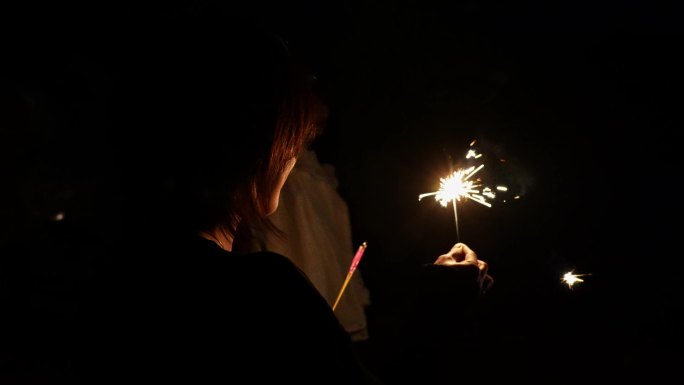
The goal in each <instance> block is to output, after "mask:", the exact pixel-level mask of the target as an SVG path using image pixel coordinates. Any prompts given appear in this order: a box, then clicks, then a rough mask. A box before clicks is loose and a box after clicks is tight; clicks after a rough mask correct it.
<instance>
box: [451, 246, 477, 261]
mask: <svg viewBox="0 0 684 385" xmlns="http://www.w3.org/2000/svg"><path fill="white" fill-rule="evenodd" d="M447 255H450V256H451V257H452V258H454V259H455V260H456V262H461V261H466V262H470V263H473V264H477V254H475V252H474V251H473V250H472V249H471V248H470V247H468V246H467V245H466V244H465V243H460V242H459V243H457V244H455V245H454V246H453V247H452V248H451V250H449V252H448V253H447Z"/></svg>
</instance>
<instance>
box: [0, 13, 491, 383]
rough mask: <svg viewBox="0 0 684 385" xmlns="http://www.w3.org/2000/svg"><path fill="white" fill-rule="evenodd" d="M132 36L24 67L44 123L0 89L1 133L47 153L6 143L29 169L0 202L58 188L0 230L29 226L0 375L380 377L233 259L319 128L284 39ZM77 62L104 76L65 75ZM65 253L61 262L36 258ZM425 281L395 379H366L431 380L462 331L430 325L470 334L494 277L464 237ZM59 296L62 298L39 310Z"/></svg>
mask: <svg viewBox="0 0 684 385" xmlns="http://www.w3.org/2000/svg"><path fill="white" fill-rule="evenodd" d="M135 32H136V33H135V34H134V35H135V39H132V40H130V41H126V42H125V44H121V45H118V46H106V45H103V46H106V49H103V48H102V47H100V49H93V50H91V51H88V52H87V54H82V53H79V51H78V50H77V51H75V52H73V51H70V50H68V49H65V50H64V51H62V52H68V53H69V54H66V55H65V56H64V59H65V60H66V62H67V63H70V64H71V65H68V66H66V68H65V69H64V71H61V72H58V73H57V74H55V73H54V72H53V71H47V72H43V70H44V68H43V69H42V70H41V68H38V69H37V70H36V71H37V72H35V73H29V74H28V76H27V79H29V80H30V79H35V78H41V77H42V78H44V79H46V81H47V83H45V84H42V85H41V86H40V87H38V90H39V91H46V90H50V89H52V87H53V85H52V84H48V83H50V81H55V83H57V84H58V85H60V87H57V89H58V91H59V92H56V93H55V94H54V95H50V97H49V98H47V100H48V101H50V102H51V103H54V104H53V106H54V108H55V111H56V115H50V117H51V119H48V120H47V122H46V121H44V120H37V121H36V120H35V119H32V118H33V117H35V116H36V113H35V111H33V112H32V111H30V107H31V106H32V105H33V104H32V103H30V101H31V100H26V99H25V98H24V96H22V95H24V94H23V93H22V92H23V91H24V88H22V87H23V85H21V84H20V85H10V86H8V87H4V90H9V91H10V92H8V95H9V96H10V98H9V99H10V100H11V101H13V102H14V101H17V103H18V104H19V105H20V106H22V107H25V108H27V109H29V113H28V114H27V116H28V117H23V118H22V116H19V118H18V119H16V121H15V120H10V121H9V124H8V125H7V126H5V125H4V124H3V126H4V127H10V128H11V127H16V126H17V125H21V124H24V123H26V124H29V125H33V124H35V125H36V126H35V127H37V130H38V132H39V133H40V135H45V136H46V137H47V138H48V139H46V142H45V146H46V147H48V148H50V147H51V146H52V150H53V151H55V152H56V153H57V154H56V156H55V157H54V158H55V159H61V160H62V161H63V163H61V162H57V163H54V162H52V161H51V160H52V159H53V157H52V156H47V155H46V153H45V152H43V151H45V149H44V148H42V147H41V146H38V149H34V148H33V147H34V146H33V144H34V142H33V141H34V140H35V136H30V139H29V138H27V137H23V136H21V135H20V137H19V138H11V139H12V142H13V143H16V142H18V143H20V144H22V145H28V147H29V148H31V151H34V150H35V151H37V152H38V153H39V154H40V155H39V156H38V157H37V159H40V160H41V161H44V162H45V163H43V164H40V165H38V166H39V167H37V169H38V170H41V171H45V173H41V172H39V173H38V179H37V181H35V182H32V181H31V179H30V178H28V179H27V178H25V176H26V175H30V174H31V172H32V170H34V167H33V165H32V164H31V162H30V159H32V157H31V156H27V157H26V160H25V162H23V163H19V164H16V163H15V164H12V165H11V167H10V169H11V172H14V173H15V179H13V180H12V182H11V186H12V187H13V188H16V191H11V192H10V195H11V196H10V198H9V199H8V200H7V201H6V202H9V203H10V205H12V204H13V202H17V201H21V200H22V199H23V198H24V197H25V195H23V194H24V192H25V191H28V192H31V193H36V192H38V191H40V192H41V193H43V194H46V195H47V196H57V197H59V196H62V194H64V196H65V197H66V198H64V201H63V202H62V201H58V202H56V203H55V202H52V203H51V204H50V205H48V207H46V208H45V210H40V209H38V208H36V207H35V206H31V208H30V213H29V214H26V213H18V214H17V215H16V218H9V219H8V220H9V221H10V222H9V225H8V226H7V227H8V228H10V227H12V226H13V225H12V224H13V223H20V222H22V221H24V222H26V226H24V227H21V228H20V229H19V231H17V233H16V234H12V236H11V237H8V239H7V240H6V241H5V240H3V245H2V246H3V251H4V252H3V256H2V264H3V278H5V277H4V276H5V275H6V278H7V279H6V280H4V281H3V282H7V285H8V286H9V287H8V290H7V291H6V292H7V293H9V294H8V295H7V298H3V301H5V302H6V303H7V304H9V306H8V307H7V308H8V309H10V311H9V312H8V313H9V314H11V316H10V317H8V319H9V320H10V321H11V326H10V328H9V329H7V330H6V333H4V335H3V338H5V337H7V339H8V341H9V343H8V344H3V352H2V359H3V363H2V368H3V376H5V377H6V378H7V379H8V380H7V382H10V383H12V382H20V383H22V382H29V383H31V382H35V383H61V382H69V383H108V382H112V383H122V382H166V381H170V380H175V381H185V382H193V383H197V382H204V381H216V380H221V381H233V380H241V381H242V380H245V379H247V382H249V383H274V382H275V381H278V382H283V383H290V382H294V383H298V384H322V383H325V384H338V383H339V384H356V383H358V384H361V383H377V382H378V381H379V379H378V378H377V376H376V375H374V374H372V373H371V371H370V370H368V367H367V366H366V365H365V364H364V363H363V362H361V361H360V359H359V358H358V357H357V355H356V353H355V351H354V347H353V345H352V341H351V338H350V336H349V335H348V333H347V332H346V331H345V330H344V328H343V327H342V326H341V325H340V323H339V322H338V320H337V319H336V317H335V315H334V313H333V312H332V310H331V309H330V306H329V304H328V303H327V302H326V300H325V299H324V298H323V297H322V296H321V295H320V294H319V293H318V291H317V290H316V289H315V288H314V286H313V285H312V284H311V283H310V282H309V280H308V278H307V277H306V276H305V275H304V274H303V273H302V272H301V271H300V270H299V269H298V268H296V267H295V265H294V264H292V263H291V262H290V261H289V260H288V259H286V258H285V257H284V256H281V255H279V254H275V253H272V252H256V253H249V252H241V251H240V245H241V244H242V245H246V244H248V241H249V240H248V239H247V238H248V237H249V236H250V234H252V232H253V231H252V230H253V229H252V227H254V226H257V225H258V226H265V227H273V226H272V225H271V224H270V222H269V220H268V215H269V214H271V213H272V212H273V211H274V210H275V208H276V207H277V204H278V198H279V192H280V189H281V188H282V186H283V183H284V182H285V179H286V178H287V176H288V174H289V172H290V170H291V169H292V167H293V166H294V163H295V162H296V158H297V155H298V154H299V153H300V152H301V151H302V150H304V149H305V148H307V146H309V145H310V144H311V142H312V141H313V140H314V139H315V138H316V135H317V134H318V133H319V129H320V127H321V126H322V125H323V123H324V121H325V117H326V107H325V106H324V104H323V103H321V102H320V100H319V99H318V97H317V93H316V84H315V78H314V77H313V76H312V75H311V74H310V73H309V72H307V71H306V70H305V69H304V67H303V66H301V65H300V64H299V63H298V62H297V61H296V59H295V58H294V57H293V56H292V54H291V52H290V50H289V49H288V47H287V43H286V42H284V41H283V40H281V39H279V38H277V37H276V36H274V35H273V34H272V33H271V32H270V31H267V30H264V29H260V28H255V27H253V26H251V25H250V24H248V23H243V22H242V21H240V20H236V19H229V18H227V17H225V16H224V15H222V14H221V13H220V12H215V13H212V12H206V13H202V14H201V15H183V17H175V16H168V15H167V16H165V17H162V18H159V19H158V20H155V21H153V22H148V23H144V25H142V26H141V27H139V30H136V31H135ZM72 53H73V54H72ZM77 53H78V54H77ZM81 54H82V55H85V56H80V55H81ZM82 60H91V61H93V62H94V63H97V64H92V63H91V64H90V65H89V66H87V67H88V68H90V69H93V68H99V69H101V72H98V73H97V74H95V75H93V74H92V73H91V72H88V71H85V73H84V72H83V71H82V70H79V67H78V66H77V64H78V63H79V62H80V61H82ZM18 67H19V66H18ZM50 68H51V69H52V70H54V67H50ZM72 71H74V72H75V73H76V74H79V75H82V76H84V77H85V80H84V82H82V83H78V82H76V81H75V80H74V78H72V77H70V76H68V74H70V73H71V72H72ZM34 75H35V76H34ZM86 75H90V77H89V76H86ZM93 82H94V83H96V84H98V85H97V86H96V87H95V89H96V91H97V92H95V94H93V93H90V92H88V91H89V90H90V91H92V89H91V88H89V87H92V84H93ZM28 83H30V82H28ZM88 101H90V102H92V104H89V103H88ZM48 104H49V103H48ZM18 111H21V109H18ZM38 115H40V114H38ZM40 116H42V115H40ZM65 117H70V118H71V119H70V120H69V119H67V120H64V119H62V118H65ZM86 117H89V118H90V119H85V118H86ZM40 135H39V136H40ZM53 136H54V138H56V139H53ZM54 146H56V147H54ZM21 148H24V147H21ZM53 173H54V175H56V176H55V177H54V178H52V179H51V178H50V176H51V175H53ZM62 173H63V174H62ZM46 175H47V177H46ZM45 181H53V182H54V183H51V184H43V182H45ZM51 191H54V194H52V193H51ZM38 201H41V202H43V201H48V203H50V202H49V199H47V200H45V199H44V200H38ZM33 214H36V215H35V217H36V219H35V220H31V219H32V218H33ZM3 227H4V226H3ZM36 229H38V230H39V231H37V230H36ZM5 251H6V252H5ZM37 257H40V258H42V259H41V260H40V261H38V262H36V264H37V266H39V267H38V270H40V269H41V268H43V267H45V268H48V271H49V273H50V274H52V273H57V274H56V276H57V277H58V281H59V282H58V283H60V284H62V286H59V285H57V286H50V287H43V286H41V285H43V284H46V283H49V282H50V281H49V280H48V279H47V277H46V276H41V275H40V274H38V275H36V276H32V275H31V274H32V273H31V272H35V271H36V270H35V266H30V267H29V266H21V265H22V264H32V263H34V261H35V258H37ZM68 262H73V263H72V265H73V266H76V267H78V269H77V270H76V271H75V272H74V271H60V270H56V269H55V267H54V266H51V264H52V263H54V264H56V265H57V266H59V267H62V268H65V266H69V265H68V264H67V263H68ZM32 269H34V270H32ZM67 270H68V269H67ZM27 272H28V273H27ZM22 273H26V274H24V275H22ZM423 274H424V277H423V279H421V281H420V282H415V283H414V284H415V285H416V287H417V288H420V292H419V293H417V297H416V298H415V299H414V301H415V303H416V307H415V312H414V313H413V314H414V317H409V318H407V322H406V327H407V329H406V330H407V333H406V334H405V340H403V341H396V346H397V347H398V348H397V349H396V357H392V360H391V362H393V364H394V365H396V366H395V369H396V371H393V372H392V373H397V375H383V376H381V377H384V378H383V379H384V380H387V381H388V382H389V383H402V382H403V381H411V382H412V383H413V382H415V381H420V382H421V383H430V382H433V383H439V382H440V381H442V380H443V379H444V378H446V377H444V376H443V373H442V371H441V370H439V369H437V370H433V369H431V366H432V364H433V363H434V362H435V361H434V358H435V357H437V358H439V357H442V353H443V352H445V351H447V350H451V349H452V348H453V346H452V345H451V343H453V342H456V341H459V340H462V341H465V340H464V339H462V338H455V339H454V338H453V337H454V336H455V334H454V333H452V332H451V331H450V332H447V333H445V329H444V328H442V327H438V324H435V322H434V321H435V320H438V321H440V322H444V323H446V324H450V323H452V321H451V320H458V323H459V324H460V325H470V326H471V327H472V326H474V324H469V323H468V321H467V320H468V319H469V318H470V317H471V315H472V314H471V312H472V307H473V305H474V304H475V303H476V301H477V300H478V298H479V297H480V295H481V294H482V292H483V291H484V290H485V289H486V288H488V287H489V286H490V285H491V283H492V279H491V277H490V276H489V275H488V274H487V264H486V263H485V262H483V261H481V260H478V259H477V257H476V255H475V253H474V252H473V251H472V250H470V248H468V247H467V246H466V245H463V244H457V245H455V246H454V247H453V248H452V249H451V250H450V251H449V252H448V253H446V254H444V255H442V256H440V257H439V258H437V260H436V261H435V263H434V264H429V265H428V266H426V267H425V269H424V271H423ZM31 285H38V286H31ZM62 289H64V290H63V291H59V290H62ZM56 290H57V291H56ZM56 292H59V293H63V295H62V296H60V298H51V297H50V295H51V294H53V293H56ZM41 295H42V296H44V297H43V298H45V304H46V305H45V307H44V308H41V307H40V306H36V304H37V303H36V302H35V298H36V296H38V297H40V296H41ZM59 301H72V303H73V304H74V306H73V307H69V306H60V307H59V309H61V310H60V311H59V312H54V311H50V309H52V307H51V306H56V305H57V302H59ZM454 301H455V302H454ZM55 308H56V307H55ZM65 309H66V310H65ZM440 309H441V310H440ZM459 328H460V326H459ZM470 332H472V329H471V330H469V331H467V333H470ZM456 334H458V335H461V332H458V333H456ZM27 341H28V343H27ZM465 342H467V341H465ZM443 357H450V356H449V355H445V356H443ZM437 362H440V360H439V359H438V360H437ZM443 368H444V369H446V367H443Z"/></svg>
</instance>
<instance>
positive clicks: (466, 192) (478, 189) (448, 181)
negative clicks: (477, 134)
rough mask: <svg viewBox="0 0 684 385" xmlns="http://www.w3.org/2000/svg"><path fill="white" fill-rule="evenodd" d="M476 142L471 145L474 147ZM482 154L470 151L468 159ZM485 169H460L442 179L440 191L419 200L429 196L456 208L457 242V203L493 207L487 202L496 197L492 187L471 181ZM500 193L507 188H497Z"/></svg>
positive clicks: (481, 166) (478, 181)
mask: <svg viewBox="0 0 684 385" xmlns="http://www.w3.org/2000/svg"><path fill="white" fill-rule="evenodd" d="M474 144H475V141H472V142H471V143H470V146H471V147H472V146H473V145H474ZM481 156H482V154H478V153H477V152H476V151H475V150H474V149H469V150H468V153H467V154H466V159H470V158H473V159H479V158H480V157H481ZM482 168H484V164H480V165H478V166H471V167H468V168H464V169H458V170H456V171H453V172H451V174H449V175H448V176H447V177H446V178H440V180H439V190H437V191H434V192H430V193H425V194H420V195H419V196H418V200H419V201H420V200H422V199H423V198H425V197H428V196H434V197H435V200H437V201H438V202H439V203H440V204H441V205H442V206H444V207H447V205H448V204H449V202H451V204H452V205H453V207H454V221H455V222H456V241H457V242H460V235H459V231H458V211H457V210H456V201H460V200H461V199H470V200H473V201H475V202H477V203H479V204H481V205H484V206H487V207H492V205H491V204H490V203H489V202H487V198H490V199H493V198H495V197H496V193H495V192H494V190H492V189H491V188H490V187H483V186H482V185H481V184H480V180H479V179H471V178H473V176H475V174H477V173H478V172H479V171H480V170H482ZM497 189H498V190H499V191H506V190H507V188H506V187H505V186H497Z"/></svg>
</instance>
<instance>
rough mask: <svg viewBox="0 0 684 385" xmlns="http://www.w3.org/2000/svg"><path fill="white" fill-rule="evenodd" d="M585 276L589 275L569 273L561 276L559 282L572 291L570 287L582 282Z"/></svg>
mask: <svg viewBox="0 0 684 385" xmlns="http://www.w3.org/2000/svg"><path fill="white" fill-rule="evenodd" d="M585 275H589V274H574V273H573V272H572V271H569V272H567V273H565V274H563V278H561V282H563V283H565V284H567V285H568V287H569V288H571V289H572V286H573V285H574V284H576V283H577V282H584V280H583V279H582V278H579V277H583V276H585Z"/></svg>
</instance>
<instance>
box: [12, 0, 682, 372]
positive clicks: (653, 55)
mask: <svg viewBox="0 0 684 385" xmlns="http://www.w3.org/2000/svg"><path fill="white" fill-rule="evenodd" d="M202 6H203V4H200V3H196V4H193V5H183V4H181V3H176V4H169V3H166V4H164V5H155V6H147V5H146V6H140V5H133V6H128V5H120V4H119V5H113V6H112V7H107V6H98V7H93V6H90V7H89V8H88V7H86V8H84V7H82V6H66V5H59V6H52V7H53V8H49V9H39V10H34V11H35V12H34V13H29V14H30V15H35V17H32V20H31V21H32V23H31V24H29V26H31V27H26V28H24V29H16V30H15V31H14V32H15V33H17V34H19V35H23V34H27V33H28V34H30V33H36V34H37V35H39V36H41V34H44V37H45V39H39V41H41V42H42V43H44V45H41V46H40V47H36V50H40V49H44V48H45V47H48V51H49V50H50V49H55V48H54V47H64V46H65V45H66V46H77V47H78V46H82V47H92V44H95V46H96V48H97V49H102V47H97V43H94V40H93V39H92V38H93V36H97V33H103V34H104V35H106V36H107V39H110V40H108V41H111V39H112V38H113V37H114V38H115V37H116V34H117V33H122V34H123V33H125V31H126V27H127V25H128V24H129V23H136V24H138V25H140V24H143V25H144V24H145V20H146V18H148V17H152V16H151V15H155V14H159V13H160V12H161V13H163V12H170V13H173V12H194V11H197V10H198V9H201V8H202ZM224 7H225V8H226V9H232V10H233V11H234V12H237V13H241V14H244V15H245V17H247V18H253V19H254V20H257V21H258V22H260V23H263V24H264V25H267V26H269V28H273V29H274V30H275V31H277V32H278V33H280V34H281V35H282V36H284V37H285V38H286V40H288V41H289V42H290V45H291V47H292V49H293V51H295V52H296V53H297V54H299V55H300V56H301V57H303V58H304V59H305V62H307V63H308V64H309V65H310V66H311V68H312V69H313V70H314V71H315V73H316V74H317V77H318V80H319V83H320V86H321V91H322V94H323V96H324V97H325V99H326V101H327V103H328V105H329V107H330V117H329V120H328V123H327V125H326V127H325V131H324V133H323V135H322V136H321V137H320V139H319V141H318V142H317V143H315V149H316V150H317V152H318V155H319V157H320V159H321V161H323V162H327V163H331V164H333V165H334V166H335V167H336V171H337V176H338V178H339V182H340V185H339V191H340V193H341V194H342V196H343V197H344V198H345V199H346V200H347V202H348V205H349V208H350V214H351V217H352V225H353V236H354V242H355V244H359V243H361V242H363V241H367V242H368V243H369V248H368V250H367V252H366V254H365V256H364V259H363V261H362V263H361V265H360V268H359V269H360V270H359V271H360V272H361V274H362V275H363V278H364V280H365V282H366V284H367V286H368V288H369V290H370V293H371V302H372V304H371V306H370V308H369V309H368V315H369V322H370V335H371V340H370V341H378V342H379V343H378V344H372V343H371V345H370V347H366V348H364V349H366V350H367V351H369V352H370V357H374V358H371V362H372V363H371V364H372V365H376V366H377V367H378V368H379V370H380V371H381V370H382V367H383V363H382V362H381V361H382V356H383V350H382V349H383V348H382V347H381V346H384V345H383V344H382V342H384V341H386V340H389V339H392V338H396V337H397V336H396V334H395V330H394V327H395V326H396V324H397V318H398V317H401V315H402V311H403V310H404V308H403V306H404V300H405V298H406V297H407V296H408V294H409V293H410V292H411V291H412V290H413V289H414V287H413V286H412V284H413V278H414V272H415V271H416V269H417V268H418V267H419V266H420V264H422V263H427V262H430V261H432V260H434V259H435V257H436V256H437V255H439V254H441V253H443V252H445V251H447V250H448V249H449V248H450V247H451V246H452V245H453V244H454V243H455V242H456V240H457V239H456V234H455V228H454V218H453V211H452V210H451V207H449V208H442V207H441V206H439V205H438V204H437V203H436V202H434V200H432V199H426V200H424V201H421V202H418V199H417V196H418V195H419V194H420V193H423V192H429V191H434V190H436V189H437V187H438V186H437V184H438V180H439V178H440V177H442V176H444V175H446V174H447V173H448V168H449V160H448V157H449V156H450V157H452V158H453V161H454V162H455V165H456V166H458V165H459V162H460V161H461V158H462V156H463V155H464V154H465V151H466V150H467V148H468V145H469V143H470V142H471V141H472V140H477V146H476V147H477V148H478V149H480V150H481V152H482V153H483V154H484V155H485V156H484V158H483V159H484V161H485V162H486V166H485V169H484V171H483V174H482V175H483V180H485V181H491V182H494V183H498V182H499V181H501V183H504V184H506V185H508V186H509V188H510V189H511V195H519V196H520V199H510V198H509V199H507V200H506V202H505V203H503V202H501V201H495V202H494V205H493V207H492V208H487V207H484V206H481V205H479V204H477V203H475V202H472V201H467V202H463V203H461V204H459V228H460V240H461V241H463V242H465V243H467V244H468V245H470V246H471V247H472V248H473V249H475V250H476V252H477V253H478V256H479V257H480V258H481V259H484V260H485V261H487V262H488V263H489V264H490V273H491V274H492V275H493V276H494V279H495V285H494V287H493V288H492V290H491V291H490V292H489V293H488V295H487V298H486V299H485V300H484V301H485V302H484V305H483V309H482V318H481V326H482V328H481V329H482V331H483V332H481V333H482V337H481V338H482V348H481V349H478V350H477V351H476V352H474V353H473V354H478V355H481V360H482V361H483V362H485V363H486V364H487V366H486V367H487V368H488V370H491V371H492V372H494V373H499V374H501V373H504V374H505V375H507V376H510V377H509V378H511V379H521V380H540V381H541V380H543V381H546V380H548V381H549V382H551V383H555V382H565V381H567V382H571V381H574V380H585V379H586V378H587V377H588V376H589V374H588V373H590V372H592V371H597V373H598V375H599V376H605V377H606V379H611V378H612V379H619V380H624V379H629V378H633V377H634V376H635V375H644V376H663V377H664V376H666V375H670V374H674V373H676V372H677V367H676V366H677V365H678V364H679V362H680V361H681V359H682V358H683V357H682V353H681V343H682V328H681V323H682V318H681V316H680V315H679V313H681V310H682V309H681V307H682V305H681V300H680V294H681V293H682V285H681V281H680V279H679V277H678V274H679V272H680V271H681V267H682V262H681V253H680V251H679V248H678V247H677V246H678V245H677V243H676V242H675V237H676V236H677V234H678V231H677V230H679V226H678V224H679V216H680V212H681V203H680V200H681V197H680V191H679V189H678V185H679V181H678V176H679V175H678V170H679V167H678V166H679V163H680V162H679V159H678V153H677V152H678V151H677V147H678V145H679V142H680V141H681V139H682V133H681V128H682V123H683V121H682V120H683V119H682V114H681V112H680V111H679V108H680V105H681V102H682V97H681V91H682V89H681V87H682V85H683V83H682V73H681V68H684V67H683V66H682V65H683V64H684V63H683V61H682V59H681V58H680V50H681V47H682V35H681V32H682V31H681V25H680V24H679V23H680V19H681V16H682V9H681V6H677V5H672V4H667V3H655V2H646V1H641V2H639V1H620V2H618V1H613V2H608V1H603V2H591V3H590V4H581V3H578V2H554V5H549V4H547V2H541V1H539V2H522V3H521V2H518V3H516V4H509V2H504V1H500V2H498V1H462V2H450V3H449V4H448V5H444V4H442V3H441V2H436V1H420V2H419V1H415V2H401V3H399V2H389V1H387V2H381V1H335V2H328V3H326V4H321V3H320V2H314V1H298V2H286V3H277V4H271V3H270V2H261V3H257V4H251V5H249V6H237V5H226V6H224ZM55 11H57V13H55ZM55 15H59V16H60V17H63V19H60V18H59V17H56V16H55ZM61 21H64V22H63V23H61ZM55 24H57V25H58V28H57V29H56V30H53V31H52V33H46V32H45V31H43V30H41V29H39V28H35V27H34V26H41V25H43V26H47V25H50V26H53V25H55ZM56 31H58V32H60V33H57V34H55V32H56ZM61 32H65V33H64V34H62V33H61ZM53 43H59V44H57V45H55V44H53ZM24 48H26V47H24ZM29 48H30V47H29ZM60 49H62V48H57V50H58V51H59V50H60ZM46 52H47V51H46ZM83 63H86V64H83ZM82 65H83V66H84V68H87V67H88V65H87V61H85V62H82ZM56 67H57V64H56V65H55V68H56ZM499 159H505V160H506V162H505V163H501V162H500V161H498V160H499ZM489 170H494V171H496V172H492V171H489ZM487 178H489V179H487ZM570 270H574V271H575V272H577V273H586V274H591V275H588V276H585V277H584V278H585V282H583V283H580V284H577V285H576V286H575V287H574V288H572V289H570V288H568V287H567V286H565V285H563V284H562V283H561V280H560V279H561V276H562V274H563V273H565V272H567V271H570ZM436 327H437V325H436ZM439 327H445V328H447V330H449V331H451V330H453V331H457V330H458V328H459V325H457V324H455V325H439ZM378 346H380V347H378ZM454 349H458V347H454ZM470 353H471V352H463V354H470ZM378 357H380V358H378ZM486 375H487V374H485V373H483V376H486Z"/></svg>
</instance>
